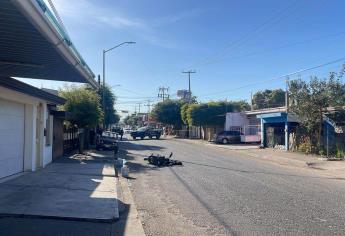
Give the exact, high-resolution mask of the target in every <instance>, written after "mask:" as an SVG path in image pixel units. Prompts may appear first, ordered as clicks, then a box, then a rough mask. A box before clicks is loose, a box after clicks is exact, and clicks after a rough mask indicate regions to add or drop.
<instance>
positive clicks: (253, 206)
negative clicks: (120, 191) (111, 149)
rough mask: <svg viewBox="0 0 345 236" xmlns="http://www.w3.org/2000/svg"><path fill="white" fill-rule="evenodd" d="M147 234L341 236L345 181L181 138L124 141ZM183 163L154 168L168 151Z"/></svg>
mask: <svg viewBox="0 0 345 236" xmlns="http://www.w3.org/2000/svg"><path fill="white" fill-rule="evenodd" d="M121 145H122V149H125V150H126V151H125V153H124V156H125V157H126V158H127V159H128V165H129V166H130V170H131V173H130V175H131V180H130V188H131V190H132V192H133V196H134V201H135V202H136V204H137V208H138V212H139V215H140V218H141V221H142V223H143V226H144V230H145V232H146V234H147V235H344V233H345V225H344V222H345V182H344V180H343V179H340V178H331V177H325V176H321V175H319V173H321V172H320V170H310V169H307V168H305V169H303V168H290V167H286V166H282V165H277V164H274V163H270V162H264V161H259V160H255V158H253V157H249V156H246V155H245V152H240V153H239V152H236V151H232V150H226V149H219V148H214V147H210V146H205V145H201V144H191V143H190V142H185V141H183V140H173V139H170V140H137V141H124V142H123V143H122V144H121ZM171 151H172V152H174V156H173V158H175V159H178V160H181V161H183V163H184V166H182V167H180V166H174V167H164V168H154V167H151V166H148V165H147V164H146V162H145V161H144V160H143V158H144V157H145V156H147V155H149V154H150V153H160V154H167V155H168V154H169V153H170V152H171Z"/></svg>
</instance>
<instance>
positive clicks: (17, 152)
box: [0, 99, 24, 178]
mask: <svg viewBox="0 0 345 236" xmlns="http://www.w3.org/2000/svg"><path fill="white" fill-rule="evenodd" d="M23 163H24V105H22V104H19V103H15V102H9V101H5V100H2V99H0V178H2V177H6V176H9V175H13V174H16V173H19V172H21V171H23Z"/></svg>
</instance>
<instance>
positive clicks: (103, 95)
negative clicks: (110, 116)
mask: <svg viewBox="0 0 345 236" xmlns="http://www.w3.org/2000/svg"><path fill="white" fill-rule="evenodd" d="M134 43H135V42H131V41H130V42H123V43H120V44H118V45H116V46H114V47H112V48H109V49H103V91H102V101H103V102H102V105H103V112H104V114H105V54H106V53H107V52H109V51H111V50H113V49H115V48H118V47H120V46H122V45H124V44H134ZM104 128H105V119H104V120H103V129H104Z"/></svg>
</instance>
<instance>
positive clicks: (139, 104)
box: [138, 102, 141, 113]
mask: <svg viewBox="0 0 345 236" xmlns="http://www.w3.org/2000/svg"><path fill="white" fill-rule="evenodd" d="M138 106H139V112H138V113H140V106H141V103H140V102H139V103H138Z"/></svg>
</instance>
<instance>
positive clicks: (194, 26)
mask: <svg viewBox="0 0 345 236" xmlns="http://www.w3.org/2000/svg"><path fill="white" fill-rule="evenodd" d="M53 2H54V5H55V7H56V9H57V10H58V12H59V14H60V16H61V18H62V20H63V22H64V25H65V27H66V28H67V30H68V33H69V35H70V37H71V38H72V41H73V43H74V44H75V46H76V47H77V48H78V50H79V52H80V53H81V54H82V55H83V57H84V59H85V61H86V62H87V63H88V65H89V66H90V67H91V69H92V70H93V71H94V73H95V74H101V72H102V50H103V49H105V48H110V47H112V46H114V45H116V44H118V43H121V42H123V41H136V42H137V44H135V45H128V46H123V47H121V48H118V49H116V50H114V51H111V52H109V53H108V54H107V67H106V79H107V83H109V84H110V85H115V84H121V86H120V87H115V88H114V91H115V93H116V94H117V95H118V97H119V98H118V103H119V104H118V105H117V109H129V110H134V106H135V105H134V103H136V102H144V100H146V97H151V100H155V101H157V98H156V97H157V92H158V87H159V86H168V87H170V93H171V95H172V96H174V95H175V94H176V90H178V89H187V88H188V81H187V75H185V74H182V73H181V72H182V70H184V69H194V70H196V72H197V73H196V74H194V75H192V92H193V94H194V95H196V96H197V97H198V99H199V100H202V101H206V100H219V99H228V100H236V99H249V98H250V93H251V92H255V91H257V90H260V89H265V88H278V87H283V86H284V79H279V80H278V79H277V80H273V81H270V82H262V81H265V80H268V79H271V78H274V77H277V76H280V75H284V74H287V73H289V72H294V71H297V70H299V69H303V68H306V67H311V66H314V65H318V64H322V63H324V62H328V61H332V60H334V59H337V58H341V57H345V29H344V27H343V26H344V25H345V17H344V13H343V9H345V2H344V1H341V0H334V1H326V0H319V1H311V0H297V1H292V0H291V1H276V0H260V1H253V0H241V1H234V0H218V1H197V0H192V1H182V0H174V1H157V0H141V1H133V0H132V1H130V0H127V1H124V0H118V1H114V0H97V1H96V0H73V1H71V0H55V1H53ZM341 64H342V62H339V63H335V64H332V65H329V66H326V67H322V68H320V69H317V70H313V71H308V72H306V73H301V74H300V75H299V76H300V77H301V78H303V79H304V78H305V79H307V78H309V76H311V75H318V76H326V75H327V73H328V72H329V71H338V70H340V68H341ZM293 78H297V76H295V77H292V79H293ZM256 82H262V83H260V84H256V85H255V86H254V85H253V86H247V87H245V85H248V84H252V83H256ZM30 83H32V84H34V85H37V86H41V85H43V86H44V87H51V88H57V87H59V86H61V85H62V84H63V83H58V82H47V81H44V82H42V81H33V80H30ZM240 87H243V88H240ZM144 97H145V98H144ZM142 109H144V110H145V109H147V108H143V106H142Z"/></svg>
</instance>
